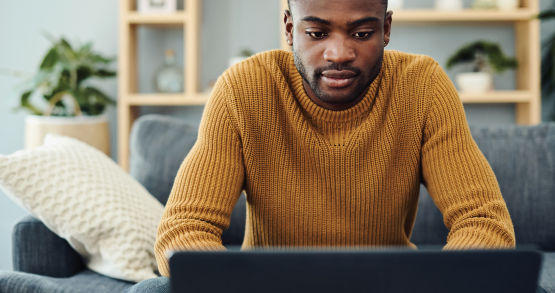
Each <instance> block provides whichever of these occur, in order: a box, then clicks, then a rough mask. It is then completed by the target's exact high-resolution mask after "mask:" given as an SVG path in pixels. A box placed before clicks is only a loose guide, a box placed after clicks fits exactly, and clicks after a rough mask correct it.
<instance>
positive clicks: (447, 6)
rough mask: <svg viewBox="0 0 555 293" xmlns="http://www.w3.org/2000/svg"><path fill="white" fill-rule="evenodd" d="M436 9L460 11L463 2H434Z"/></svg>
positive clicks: (441, 0)
mask: <svg viewBox="0 0 555 293" xmlns="http://www.w3.org/2000/svg"><path fill="white" fill-rule="evenodd" d="M436 9H437V10H447V11H453V10H462V9H463V2H462V0H436Z"/></svg>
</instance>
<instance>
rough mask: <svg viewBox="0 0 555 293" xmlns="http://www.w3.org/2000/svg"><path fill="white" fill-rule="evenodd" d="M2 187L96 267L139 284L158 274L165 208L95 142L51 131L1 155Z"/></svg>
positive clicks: (99, 270)
mask: <svg viewBox="0 0 555 293" xmlns="http://www.w3.org/2000/svg"><path fill="white" fill-rule="evenodd" d="M0 188H1V189H2V190H3V191H4V192H5V193H6V194H7V195H8V196H9V197H10V198H11V199H12V200H14V201H15V202H16V203H18V204H19V205H21V206H22V207H23V208H25V209H26V210H27V211H29V212H30V213H31V214H32V215H33V216H35V217H36V218H38V219H40V220H41V221H42V222H43V223H44V224H45V225H46V226H47V227H48V228H49V229H50V230H52V231H53V232H54V233H56V234H58V235H59V236H60V237H62V238H65V239H66V240H67V241H68V242H69V244H70V245H71V246H72V247H73V248H74V249H75V250H76V251H77V252H79V254H81V256H83V258H84V260H85V263H86V264H87V266H88V267H89V268H90V269H91V270H93V271H96V272H98V273H100V274H103V275H106V276H109V277H113V278H117V279H122V280H128V281H134V282H140V281H143V280H146V279H150V278H154V277H156V274H155V273H154V271H155V270H157V267H158V266H157V263H156V259H155V256H154V242H155V240H156V230H157V227H158V223H159V222H160V219H161V217H162V213H163V211H164V207H163V206H162V204H160V202H158V201H157V200H156V199H155V198H154V197H153V196H152V195H150V194H149V193H148V191H147V190H146V189H144V188H143V187H142V186H141V185H140V184H139V183H138V182H137V181H135V180H134V179H133V178H132V177H131V176H129V175H128V174H127V173H125V172H124V171H123V170H122V169H121V168H120V167H119V166H118V165H116V164H115V163H114V162H113V161H112V160H111V159H110V158H108V157H107V156H106V155H104V154H103V153H101V152H100V151H98V150H96V149H94V148H93V147H90V146H88V145H87V144H85V143H83V142H80V141H78V140H76V139H73V138H69V137H62V136H57V135H52V134H49V135H47V136H46V138H45V144H44V145H43V146H41V147H38V148H35V149H30V150H24V151H18V152H16V153H14V154H12V155H9V156H2V155H0ZM37 241H40V239H37Z"/></svg>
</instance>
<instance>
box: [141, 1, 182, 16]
mask: <svg viewBox="0 0 555 293" xmlns="http://www.w3.org/2000/svg"><path fill="white" fill-rule="evenodd" d="M137 10H138V11H139V13H175V12H176V11H177V0H138V3H137Z"/></svg>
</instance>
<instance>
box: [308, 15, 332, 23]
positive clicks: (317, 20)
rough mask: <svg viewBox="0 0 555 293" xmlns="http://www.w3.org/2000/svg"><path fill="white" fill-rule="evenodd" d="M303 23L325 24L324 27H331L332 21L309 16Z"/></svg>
mask: <svg viewBox="0 0 555 293" xmlns="http://www.w3.org/2000/svg"><path fill="white" fill-rule="evenodd" d="M301 21H308V22H317V23H320V24H324V25H331V21H329V20H325V19H321V18H319V17H316V16H307V17H305V18H303V19H301Z"/></svg>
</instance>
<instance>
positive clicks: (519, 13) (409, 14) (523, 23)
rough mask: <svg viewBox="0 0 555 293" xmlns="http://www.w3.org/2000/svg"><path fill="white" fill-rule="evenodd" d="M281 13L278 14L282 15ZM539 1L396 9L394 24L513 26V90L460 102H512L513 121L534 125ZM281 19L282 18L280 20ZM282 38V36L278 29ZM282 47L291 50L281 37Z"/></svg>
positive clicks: (537, 95) (536, 117)
mask: <svg viewBox="0 0 555 293" xmlns="http://www.w3.org/2000/svg"><path fill="white" fill-rule="evenodd" d="M285 9H287V0H281V11H283V10H285ZM281 11H280V13H282V12H281ZM538 13H539V1H538V0H522V1H521V7H520V8H519V9H517V10H514V11H500V10H472V9H467V10H462V11H456V12H445V11H438V10H433V9H414V10H398V11H394V12H393V24H394V25H396V24H401V25H403V24H407V25H413V24H419V23H420V24H430V23H444V24H446V25H448V24H449V23H468V24H486V25H487V24H492V23H510V24H513V25H514V26H515V49H516V50H515V51H516V58H517V60H518V63H519V68H518V69H517V71H516V90H514V91H492V92H488V93H485V94H464V93H461V94H460V98H461V101H462V102H463V103H481V104H484V103H514V104H516V117H515V118H516V122H517V123H519V124H537V123H540V121H541V88H540V66H541V55H540V49H541V48H540V22H539V20H537V19H535V17H536V15H537V14H538ZM280 20H281V18H280ZM281 33H282V36H283V35H284V34H285V32H284V28H283V26H282V29H281ZM281 48H282V49H283V50H291V47H290V46H288V45H287V43H286V42H285V38H283V37H282V40H281Z"/></svg>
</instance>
